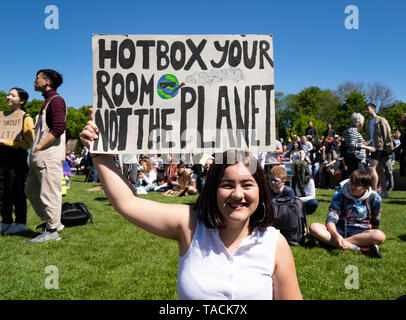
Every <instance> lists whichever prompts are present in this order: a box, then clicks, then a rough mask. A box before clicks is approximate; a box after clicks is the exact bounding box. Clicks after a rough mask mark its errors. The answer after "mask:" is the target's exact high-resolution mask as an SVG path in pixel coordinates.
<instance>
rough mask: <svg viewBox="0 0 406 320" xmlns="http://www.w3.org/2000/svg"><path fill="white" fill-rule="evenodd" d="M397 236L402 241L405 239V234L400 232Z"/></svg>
mask: <svg viewBox="0 0 406 320" xmlns="http://www.w3.org/2000/svg"><path fill="white" fill-rule="evenodd" d="M398 238H399V239H400V240H402V241H406V234H402V235H400V236H398Z"/></svg>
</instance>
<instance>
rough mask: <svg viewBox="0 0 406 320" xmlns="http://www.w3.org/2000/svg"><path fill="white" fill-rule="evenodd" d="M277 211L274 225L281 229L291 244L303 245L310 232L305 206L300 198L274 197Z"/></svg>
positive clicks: (275, 210) (273, 200)
mask: <svg viewBox="0 0 406 320" xmlns="http://www.w3.org/2000/svg"><path fill="white" fill-rule="evenodd" d="M272 204H273V207H274V213H275V223H274V227H275V228H276V229H279V230H280V231H281V233H282V235H283V236H284V237H285V238H286V240H287V241H288V243H289V244H290V245H294V246H301V245H303V244H304V242H305V240H306V235H307V233H308V228H307V220H306V213H305V208H304V205H303V203H302V201H300V200H299V199H296V198H289V197H276V198H273V199H272Z"/></svg>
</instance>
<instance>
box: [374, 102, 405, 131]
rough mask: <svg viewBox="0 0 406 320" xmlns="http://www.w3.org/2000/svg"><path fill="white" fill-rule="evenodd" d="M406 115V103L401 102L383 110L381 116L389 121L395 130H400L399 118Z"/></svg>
mask: <svg viewBox="0 0 406 320" xmlns="http://www.w3.org/2000/svg"><path fill="white" fill-rule="evenodd" d="M404 113H406V103H405V102H402V101H400V102H397V103H395V104H393V105H392V106H391V107H387V108H383V109H381V110H380V112H379V115H380V116H382V117H384V118H385V119H386V120H388V122H389V124H390V126H391V128H392V129H393V128H399V118H400V116H401V115H402V114H404Z"/></svg>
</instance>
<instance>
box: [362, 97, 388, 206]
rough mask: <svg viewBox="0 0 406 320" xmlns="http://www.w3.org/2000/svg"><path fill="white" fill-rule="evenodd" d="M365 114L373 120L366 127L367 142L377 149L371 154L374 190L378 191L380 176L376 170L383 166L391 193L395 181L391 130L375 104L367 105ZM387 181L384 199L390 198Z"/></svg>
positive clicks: (383, 193) (383, 188)
mask: <svg viewBox="0 0 406 320" xmlns="http://www.w3.org/2000/svg"><path fill="white" fill-rule="evenodd" d="M365 112H366V113H367V115H368V116H369V117H370V118H371V119H370V120H368V122H367V124H366V126H365V132H366V140H367V141H371V145H372V146H373V147H374V148H375V149H376V151H375V152H372V153H371V163H370V165H369V171H371V174H372V189H373V190H374V191H375V192H376V191H377V189H378V180H379V178H378V174H377V172H376V168H377V167H378V165H379V163H381V164H382V166H383V169H384V172H385V180H386V181H389V191H390V190H392V189H393V185H394V181H393V174H392V161H391V155H392V138H391V128H390V125H389V123H388V121H387V120H386V119H385V118H382V117H380V116H378V115H377V114H376V106H375V105H374V104H373V103H368V104H366V105H365ZM386 181H384V183H383V184H382V193H381V197H382V198H389V195H388V193H387V191H386V183H385V182H386Z"/></svg>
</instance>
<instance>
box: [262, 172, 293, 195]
mask: <svg viewBox="0 0 406 320" xmlns="http://www.w3.org/2000/svg"><path fill="white" fill-rule="evenodd" d="M287 177H288V174H287V173H286V169H285V168H284V167H282V166H275V167H273V168H272V169H271V172H270V174H269V175H268V183H269V185H270V187H271V195H272V198H276V197H287V198H292V199H294V198H295V192H294V191H293V189H292V188H291V187H289V186H287V185H285V183H286V179H287Z"/></svg>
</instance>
